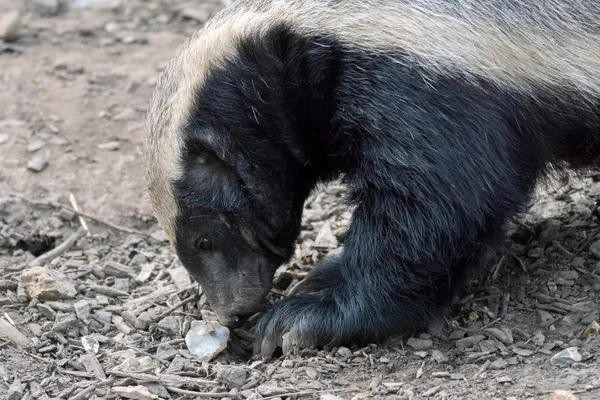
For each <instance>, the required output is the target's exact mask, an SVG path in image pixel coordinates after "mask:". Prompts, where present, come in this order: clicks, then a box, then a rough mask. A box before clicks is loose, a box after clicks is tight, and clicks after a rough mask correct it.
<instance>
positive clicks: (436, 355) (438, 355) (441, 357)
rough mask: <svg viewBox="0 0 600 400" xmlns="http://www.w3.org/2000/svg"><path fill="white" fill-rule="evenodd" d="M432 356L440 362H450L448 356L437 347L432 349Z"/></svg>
mask: <svg viewBox="0 0 600 400" xmlns="http://www.w3.org/2000/svg"><path fill="white" fill-rule="evenodd" d="M431 358H433V359H434V360H435V361H436V362H437V363H438V364H442V363H445V362H448V356H446V355H445V354H444V353H442V352H441V351H440V350H437V349H436V350H432V351H431Z"/></svg>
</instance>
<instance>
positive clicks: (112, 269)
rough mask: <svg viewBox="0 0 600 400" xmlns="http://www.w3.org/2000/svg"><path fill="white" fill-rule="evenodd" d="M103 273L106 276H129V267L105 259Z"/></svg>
mask: <svg viewBox="0 0 600 400" xmlns="http://www.w3.org/2000/svg"><path fill="white" fill-rule="evenodd" d="M104 273H105V274H106V275H107V276H114V277H115V278H129V277H130V276H131V269H130V268H129V267H128V266H126V265H123V264H120V263H118V262H115V261H107V262H106V264H104Z"/></svg>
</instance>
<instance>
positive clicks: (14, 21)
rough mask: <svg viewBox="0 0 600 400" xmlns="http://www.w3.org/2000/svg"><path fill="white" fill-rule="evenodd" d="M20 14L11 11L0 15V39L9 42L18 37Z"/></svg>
mask: <svg viewBox="0 0 600 400" xmlns="http://www.w3.org/2000/svg"><path fill="white" fill-rule="evenodd" d="M20 26H21V14H19V12H18V11H11V12H9V13H6V14H4V15H2V16H0V40H4V41H5V42H11V41H13V40H16V39H17V38H18V37H19V28H20Z"/></svg>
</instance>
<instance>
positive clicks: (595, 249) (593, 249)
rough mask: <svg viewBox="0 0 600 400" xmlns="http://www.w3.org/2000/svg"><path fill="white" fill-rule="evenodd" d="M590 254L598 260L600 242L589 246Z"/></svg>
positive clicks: (597, 241) (599, 256)
mask: <svg viewBox="0 0 600 400" xmlns="http://www.w3.org/2000/svg"><path fill="white" fill-rule="evenodd" d="M590 253H592V254H593V255H594V256H596V258H600V240H596V241H595V242H593V243H592V244H590Z"/></svg>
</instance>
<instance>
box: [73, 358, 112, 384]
mask: <svg viewBox="0 0 600 400" xmlns="http://www.w3.org/2000/svg"><path fill="white" fill-rule="evenodd" d="M79 362H80V363H81V364H82V365H83V366H84V367H85V369H86V371H87V372H90V373H92V374H94V375H95V376H96V377H97V378H98V379H101V380H105V379H106V374H105V373H104V369H102V365H101V364H100V361H98V358H96V355H94V354H91V353H87V354H83V355H81V356H80V357H79Z"/></svg>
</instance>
